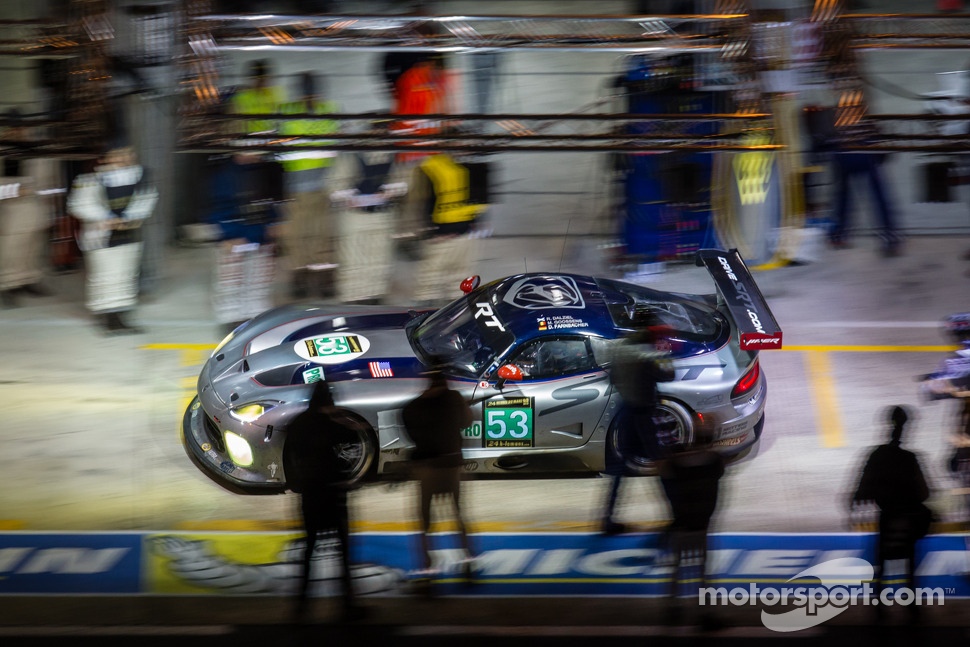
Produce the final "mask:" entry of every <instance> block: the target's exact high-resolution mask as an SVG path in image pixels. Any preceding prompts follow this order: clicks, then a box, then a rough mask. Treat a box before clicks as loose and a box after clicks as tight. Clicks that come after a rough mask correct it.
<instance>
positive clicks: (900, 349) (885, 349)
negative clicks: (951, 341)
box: [781, 346, 960, 353]
mask: <svg viewBox="0 0 970 647" xmlns="http://www.w3.org/2000/svg"><path fill="white" fill-rule="evenodd" d="M959 349H960V347H959V346H785V347H784V348H782V349H781V350H783V351H784V350H787V351H798V352H808V353H947V352H950V351H954V350H959Z"/></svg>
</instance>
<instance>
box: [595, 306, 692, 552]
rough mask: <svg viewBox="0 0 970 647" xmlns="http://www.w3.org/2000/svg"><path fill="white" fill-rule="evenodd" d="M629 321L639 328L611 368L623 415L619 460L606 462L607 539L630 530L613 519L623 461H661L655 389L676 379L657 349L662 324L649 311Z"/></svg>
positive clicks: (604, 525)
mask: <svg viewBox="0 0 970 647" xmlns="http://www.w3.org/2000/svg"><path fill="white" fill-rule="evenodd" d="M631 319H632V321H633V325H634V326H635V329H634V331H633V332H631V333H630V334H628V335H627V336H626V337H625V338H624V339H623V340H622V341H621V342H620V344H619V346H618V347H617V348H616V350H615V352H614V356H613V362H612V363H613V366H612V368H611V369H610V379H611V381H612V383H613V388H615V389H616V390H617V392H618V393H619V394H620V397H622V398H623V402H624V408H625V411H624V413H623V414H622V415H623V417H622V418H621V419H620V421H619V422H618V424H619V425H620V427H619V429H618V432H617V433H618V435H619V436H618V443H617V445H618V449H619V453H620V456H611V457H610V460H609V461H608V462H607V469H606V473H607V474H608V475H609V476H610V487H609V490H608V492H607V497H606V505H605V507H604V509H603V513H602V516H601V521H600V528H601V530H602V532H603V533H605V534H607V535H616V534H620V533H623V532H625V531H626V526H625V525H624V524H622V523H620V522H618V521H617V520H616V518H615V517H616V502H617V499H618V498H619V493H620V485H621V483H622V481H623V478H624V477H625V476H626V475H627V474H628V473H629V469H630V468H629V466H628V464H627V461H626V460H625V457H626V456H631V455H639V456H643V455H654V456H655V457H662V455H661V454H662V452H661V447H662V445H661V444H660V442H659V439H658V436H657V434H658V428H657V425H656V422H655V419H654V418H655V416H656V414H657V400H658V396H657V384H658V383H659V382H669V381H671V380H672V379H674V369H673V365H672V364H671V362H670V360H669V355H670V353H669V352H668V351H666V350H661V348H659V346H660V345H661V342H662V340H663V338H664V333H665V331H666V329H665V328H664V326H663V325H662V322H661V321H660V319H659V318H658V317H657V316H656V315H655V314H654V313H652V312H650V311H649V310H646V309H643V310H634V311H633V314H632V317H631Z"/></svg>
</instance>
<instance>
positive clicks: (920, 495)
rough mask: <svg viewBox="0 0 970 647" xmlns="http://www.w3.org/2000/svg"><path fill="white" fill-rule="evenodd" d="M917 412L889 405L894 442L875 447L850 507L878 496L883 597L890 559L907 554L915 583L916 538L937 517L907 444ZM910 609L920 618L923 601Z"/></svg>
mask: <svg viewBox="0 0 970 647" xmlns="http://www.w3.org/2000/svg"><path fill="white" fill-rule="evenodd" d="M911 418H912V415H911V413H910V411H909V410H908V409H907V408H905V407H902V406H894V407H891V408H890V409H888V411H887V416H886V419H887V422H888V423H889V425H890V438H889V442H888V443H886V444H884V445H879V446H878V447H876V448H875V449H873V450H872V451H871V452H870V454H869V456H868V458H867V459H866V462H865V465H864V467H863V469H862V474H861V476H860V477H859V483H858V486H857V487H856V489H855V492H854V493H853V494H852V499H851V501H850V507H852V506H857V505H860V504H866V503H869V502H874V503H875V504H876V506H877V507H878V508H879V536H878V539H877V542H876V560H875V564H874V567H875V578H874V582H873V583H874V588H875V594H876V596H877V597H878V596H879V594H880V593H881V592H882V588H883V586H884V575H885V569H886V562H889V561H894V560H901V559H902V560H906V574H905V578H906V579H905V582H904V584H903V586H907V587H909V588H915V569H916V543H917V542H918V541H919V540H920V539H922V538H923V537H925V536H926V534H927V533H928V532H929V528H930V524H931V523H932V521H933V512H932V511H931V510H930V509H929V508H928V507H927V506H926V504H925V503H924V502H925V501H926V500H927V499H928V498H929V496H930V490H929V487H928V486H927V484H926V479H925V478H924V476H923V470H922V468H921V467H920V462H919V459H918V458H917V456H916V454H914V453H913V452H911V451H908V450H905V449H903V448H902V447H901V444H902V437H903V429H904V428H905V426H906V423H907V422H908V421H909V420H910V419H911ZM884 606H885V605H878V606H877V607H876V612H877V619H878V620H880V621H881V620H882V619H883V617H884V613H885V612H884V609H883V607H884ZM909 610H910V613H911V618H912V619H913V620H918V618H919V611H920V607H919V605H917V604H912V605H909Z"/></svg>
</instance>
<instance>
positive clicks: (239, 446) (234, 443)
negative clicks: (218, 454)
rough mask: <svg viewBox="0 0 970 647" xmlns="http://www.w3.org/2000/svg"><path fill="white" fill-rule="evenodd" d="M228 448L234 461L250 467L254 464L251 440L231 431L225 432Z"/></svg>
mask: <svg viewBox="0 0 970 647" xmlns="http://www.w3.org/2000/svg"><path fill="white" fill-rule="evenodd" d="M225 438H226V449H228V450H229V458H231V459H232V462H233V463H235V464H236V465H239V466H241V467H248V466H249V465H252V464H253V448H252V447H250V446H249V442H248V441H247V440H246V439H245V438H243V437H242V436H240V435H239V434H234V433H232V432H231V431H227V432H225Z"/></svg>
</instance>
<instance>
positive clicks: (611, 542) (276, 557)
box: [0, 532, 970, 598]
mask: <svg viewBox="0 0 970 647" xmlns="http://www.w3.org/2000/svg"><path fill="white" fill-rule="evenodd" d="M472 539H473V542H474V544H473V545H474V548H475V550H476V552H477V553H478V559H477V567H478V577H477V583H476V585H475V586H468V585H467V584H466V583H465V582H463V581H462V580H461V579H460V578H459V577H458V576H457V573H456V571H457V568H456V565H457V561H458V559H459V558H460V557H461V555H460V551H458V549H457V543H456V542H455V536H454V535H452V534H442V535H435V536H434V538H433V540H434V542H435V546H436V548H437V549H438V550H437V551H436V553H435V559H436V561H437V566H438V567H439V568H440V569H441V571H442V575H441V578H440V580H439V582H438V584H439V586H440V587H441V593H442V594H446V595H447V594H453V595H470V596H495V595H502V596H548V595H582V596H656V595H663V594H664V593H665V592H666V587H667V579H668V575H669V572H670V569H669V566H668V565H666V564H665V563H664V560H663V551H661V550H660V544H659V542H660V539H661V538H660V536H659V535H657V534H634V535H625V536H620V537H604V536H602V535H597V534H591V533H575V534H573V533H514V534H492V533H486V534H477V535H474V536H473V537H472ZM968 541H970V536H967V535H934V536H930V537H927V538H926V539H924V540H923V541H922V542H920V546H919V550H918V554H917V561H918V567H917V575H918V580H919V581H918V584H919V586H923V587H940V588H942V589H943V590H944V591H945V593H946V596H947V597H953V598H957V597H970V576H968V573H970V553H968V550H967V548H968ZM352 544H353V545H352V561H353V562H354V566H353V577H354V585H355V587H356V589H357V590H358V591H359V592H360V593H362V594H365V595H395V594H399V593H400V592H402V591H403V590H405V588H406V586H407V583H408V579H409V573H410V572H412V571H414V570H415V569H416V568H417V549H418V545H417V536H416V535H414V534H413V533H360V534H355V535H353V537H352ZM874 548H875V536H874V535H872V534H858V533H846V534H716V535H712V536H711V537H710V538H709V552H708V568H707V570H708V573H709V577H708V584H709V585H710V586H746V585H748V584H759V585H764V584H775V585H777V584H784V583H786V582H788V581H789V579H790V578H792V577H794V576H796V575H798V574H799V573H801V572H802V571H805V570H806V569H809V568H812V567H817V566H819V565H821V564H826V563H836V561H837V560H845V559H846V558H852V559H861V560H868V561H870V562H871V561H872V559H873V554H874ZM301 554H302V537H301V536H300V534H299V533H293V532H289V533H283V532H265V533H258V532H238V533H237V532H209V533H206V532H148V533H77V534H43V533H3V534H0V594H7V595H10V594H43V593H52V594H53V593H56V594H92V593H93V594H125V593H144V594H152V595H287V594H289V593H291V592H292V591H293V590H294V587H295V585H296V580H297V578H298V575H299V558H300V556H301ZM313 564H314V571H313V594H314V595H318V596H328V595H332V594H335V593H336V592H337V588H336V587H337V582H338V579H337V574H338V570H337V569H338V561H337V558H336V555H335V554H334V552H333V546H332V544H331V543H330V542H328V541H322V542H320V543H318V548H317V551H316V553H315V555H314V561H313Z"/></svg>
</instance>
